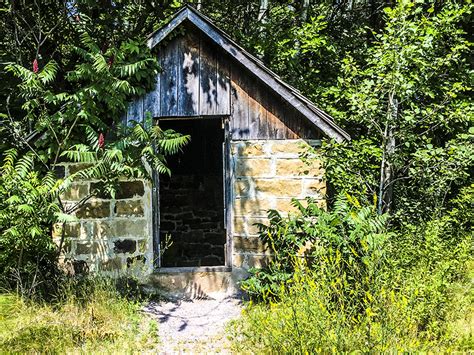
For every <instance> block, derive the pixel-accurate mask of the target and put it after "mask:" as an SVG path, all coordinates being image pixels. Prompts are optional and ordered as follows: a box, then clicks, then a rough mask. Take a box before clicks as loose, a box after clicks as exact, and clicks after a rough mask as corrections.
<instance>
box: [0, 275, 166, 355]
mask: <svg viewBox="0 0 474 355" xmlns="http://www.w3.org/2000/svg"><path fill="white" fill-rule="evenodd" d="M73 289H74V291H72V290H73ZM140 307H141V305H140V303H139V302H137V301H132V300H129V299H127V298H125V297H123V296H121V295H120V293H119V292H117V290H116V289H115V288H114V286H113V284H112V283H111V282H108V281H104V280H102V281H100V280H98V281H94V282H87V283H85V284H83V285H81V286H77V285H75V286H74V287H72V286H71V285H69V286H67V287H64V290H63V294H62V296H61V297H60V299H58V300H56V301H54V302H49V303H46V302H37V301H36V302H35V301H31V300H26V299H23V298H22V297H19V296H17V295H15V294H11V293H3V294H0V353H7V352H8V353H34V352H41V353H64V352H67V353H81V352H84V353H90V352H94V353H117V352H119V353H135V352H137V353H138V352H142V351H144V350H148V349H153V348H156V346H157V344H158V338H157V324H156V322H155V321H152V320H151V319H149V318H148V317H146V316H145V315H143V314H142V313H141V312H140Z"/></svg>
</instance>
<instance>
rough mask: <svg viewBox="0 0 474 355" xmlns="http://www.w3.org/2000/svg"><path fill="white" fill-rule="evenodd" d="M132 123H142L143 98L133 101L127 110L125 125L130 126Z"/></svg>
mask: <svg viewBox="0 0 474 355" xmlns="http://www.w3.org/2000/svg"><path fill="white" fill-rule="evenodd" d="M132 121H136V122H138V123H142V122H143V96H141V97H138V98H136V99H134V100H133V101H132V102H131V103H130V105H129V106H128V110H127V125H129V126H130V125H132Z"/></svg>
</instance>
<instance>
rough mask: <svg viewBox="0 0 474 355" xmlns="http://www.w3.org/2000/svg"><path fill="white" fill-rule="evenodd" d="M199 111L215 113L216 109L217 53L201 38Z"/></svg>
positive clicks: (204, 113) (202, 113) (203, 113)
mask: <svg viewBox="0 0 474 355" xmlns="http://www.w3.org/2000/svg"><path fill="white" fill-rule="evenodd" d="M200 54H201V55H200V67H199V72H200V77H199V83H200V97H199V113H200V114H201V115H212V116H213V115H216V114H217V112H218V110H217V103H218V101H217V54H216V52H215V51H212V50H211V48H210V47H207V46H206V43H203V41H202V40H201V52H200Z"/></svg>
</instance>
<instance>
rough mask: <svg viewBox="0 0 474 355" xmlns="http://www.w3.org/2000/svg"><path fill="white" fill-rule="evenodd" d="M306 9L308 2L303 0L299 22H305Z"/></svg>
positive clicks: (306, 17) (306, 18) (306, 16)
mask: <svg viewBox="0 0 474 355" xmlns="http://www.w3.org/2000/svg"><path fill="white" fill-rule="evenodd" d="M308 8H309V0H303V5H302V8H301V22H306V21H307V20H308Z"/></svg>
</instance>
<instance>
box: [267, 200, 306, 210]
mask: <svg viewBox="0 0 474 355" xmlns="http://www.w3.org/2000/svg"><path fill="white" fill-rule="evenodd" d="M298 201H299V202H301V204H302V205H303V206H305V207H306V206H307V202H306V200H298ZM275 209H276V210H277V211H278V212H286V213H297V212H298V208H297V207H295V206H293V202H292V199H290V198H285V199H277V200H276V208H275Z"/></svg>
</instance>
